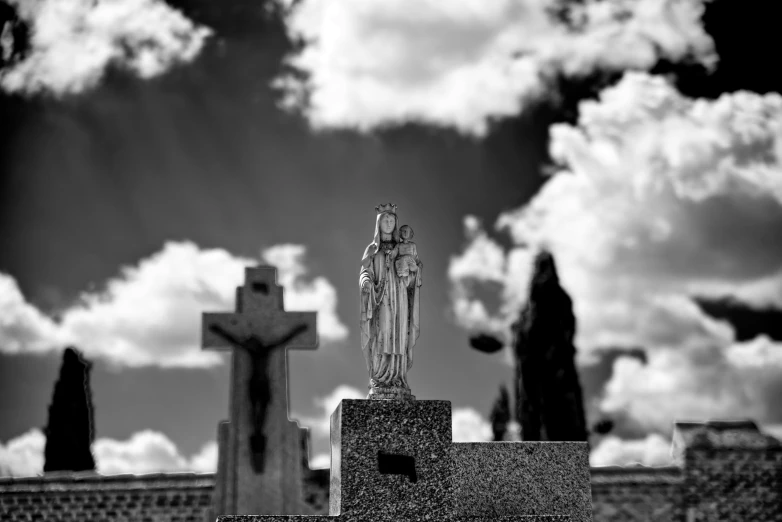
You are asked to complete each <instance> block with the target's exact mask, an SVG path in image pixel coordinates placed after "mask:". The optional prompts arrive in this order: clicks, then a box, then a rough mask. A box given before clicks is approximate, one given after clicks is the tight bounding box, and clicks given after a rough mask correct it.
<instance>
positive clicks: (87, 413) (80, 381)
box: [43, 347, 95, 472]
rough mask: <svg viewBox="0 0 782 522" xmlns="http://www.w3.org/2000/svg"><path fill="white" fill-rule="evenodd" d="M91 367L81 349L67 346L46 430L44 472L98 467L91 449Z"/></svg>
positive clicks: (50, 406) (83, 469)
mask: <svg viewBox="0 0 782 522" xmlns="http://www.w3.org/2000/svg"><path fill="white" fill-rule="evenodd" d="M91 367H92V363H90V362H89V361H87V360H86V359H84V358H83V357H82V355H81V353H79V351H78V350H76V349H74V348H70V347H69V348H66V349H65V353H64V354H63V359H62V366H61V367H60V377H59V379H58V380H57V382H56V383H55V385H54V393H53V395H52V402H51V404H50V405H49V422H48V424H47V425H46V428H45V430H44V431H45V434H46V446H45V449H44V466H43V470H44V472H50V471H87V470H94V469H95V460H94V459H93V456H92V450H91V446H92V443H93V442H94V440H95V430H94V417H93V407H92V393H91V391H90V369H91Z"/></svg>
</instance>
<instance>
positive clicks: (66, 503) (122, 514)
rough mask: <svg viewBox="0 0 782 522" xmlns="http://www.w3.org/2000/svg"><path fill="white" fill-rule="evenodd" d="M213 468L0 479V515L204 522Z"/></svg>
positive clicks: (15, 520)
mask: <svg viewBox="0 0 782 522" xmlns="http://www.w3.org/2000/svg"><path fill="white" fill-rule="evenodd" d="M214 482H215V479H214V474H211V473H209V474H195V473H182V474H154V475H141V476H134V475H114V476H100V475H96V474H87V473H78V474H77V473H74V474H56V475H48V474H47V475H45V476H43V477H33V478H19V479H13V478H2V479H0V520H2V521H3V522H6V521H8V522H23V521H36V520H41V521H47V522H49V521H52V522H60V521H63V522H65V521H71V520H72V521H84V522H88V521H89V522H92V521H94V522H102V521H112V522H131V521H132V522H204V517H205V510H206V509H207V508H208V507H209V504H210V502H211V499H212V489H214Z"/></svg>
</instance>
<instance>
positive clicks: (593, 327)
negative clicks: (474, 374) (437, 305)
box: [451, 72, 782, 433]
mask: <svg viewBox="0 0 782 522" xmlns="http://www.w3.org/2000/svg"><path fill="white" fill-rule="evenodd" d="M550 147H551V155H552V157H553V158H554V160H555V161H556V162H557V164H558V167H559V168H558V170H556V171H555V173H554V174H553V175H552V176H551V178H550V179H549V180H548V181H547V182H546V183H545V184H544V186H543V187H542V189H541V190H540V191H539V192H538V194H536V195H535V197H534V198H533V199H532V200H531V201H530V202H529V203H528V204H526V205H525V206H523V207H521V208H519V209H516V210H513V211H510V212H506V213H503V214H502V215H500V217H499V218H498V220H497V223H496V227H495V228H496V229H497V231H498V232H507V233H509V234H510V237H511V239H512V241H513V243H514V246H513V247H512V248H511V249H510V251H509V252H505V265H504V268H502V267H503V265H502V263H501V262H499V261H497V260H495V258H496V250H497V248H499V244H498V243H497V242H496V241H494V240H493V239H491V238H490V237H489V236H488V233H487V232H485V231H482V230H480V229H477V230H476V229H475V227H473V229H472V230H468V239H469V243H468V246H467V247H466V249H465V251H464V252H463V253H462V254H461V255H459V256H457V257H456V258H455V259H454V260H453V261H452V265H451V266H452V268H453V267H454V266H456V267H457V268H458V270H452V272H453V273H452V274H451V276H452V277H451V278H452V281H453V285H454V288H455V289H456V290H455V291H454V295H456V296H457V297H460V298H461V299H462V301H468V302H473V301H474V302H477V303H478V304H480V303H481V302H482V299H481V298H480V295H479V294H478V293H477V292H472V293H471V292H470V289H471V288H473V287H475V286H476V285H482V284H484V281H485V280H486V279H487V277H486V272H487V271H486V266H485V265H486V262H485V259H486V258H487V257H486V255H485V254H481V252H487V251H488V252H493V253H492V257H491V259H493V261H492V262H491V266H495V267H500V269H501V270H503V273H502V275H501V276H498V275H497V269H492V270H491V271H490V273H491V278H493V279H492V280H493V281H496V280H498V279H499V280H500V281H501V282H500V283H499V285H500V287H501V291H500V294H501V297H502V299H503V300H504V301H505V302H506V305H508V304H512V306H504V307H500V308H499V310H498V311H497V313H496V314H494V315H493V316H490V317H489V318H488V320H487V321H486V324H487V326H486V327H487V328H489V329H492V328H495V327H496V324H497V322H504V324H508V323H509V322H510V321H512V320H513V319H514V317H515V315H516V314H517V313H518V308H519V306H520V305H521V304H522V303H521V301H522V300H523V298H524V293H525V289H526V287H527V284H528V279H529V259H530V258H531V255H532V253H533V252H534V251H536V250H537V249H538V248H540V247H543V246H545V247H547V248H549V249H550V250H551V251H552V252H553V254H554V256H555V258H556V261H557V264H558V269H559V274H560V279H561V281H562V284H563V286H564V287H565V288H566V289H567V291H568V292H569V293H570V294H571V296H572V297H573V301H574V308H575V312H576V316H577V317H578V332H577V337H576V342H577V345H578V346H579V349H580V351H579V357H580V362H581V363H588V362H589V361H590V359H591V356H593V355H594V354H595V353H596V352H595V351H596V350H599V349H600V348H601V347H609V346H643V347H644V348H646V349H647V351H648V352H649V353H648V363H647V364H645V365H644V364H642V363H640V362H638V361H636V360H631V359H629V358H620V359H618V360H617V361H616V363H615V367H614V374H613V377H612V380H611V381H610V382H609V384H608V386H607V388H606V396H605V397H604V402H603V407H604V408H606V409H610V410H612V411H619V410H623V411H627V412H629V413H630V414H631V417H632V418H633V419H634V420H636V421H637V422H640V423H642V424H644V425H646V426H647V427H648V428H649V429H652V428H654V429H655V430H657V431H659V432H661V433H669V432H670V430H671V428H672V422H673V421H674V419H675V418H676V417H678V416H685V417H688V418H704V417H735V416H742V417H744V416H752V415H755V416H757V417H758V420H760V421H763V420H766V419H767V420H769V421H775V420H776V421H778V419H774V418H770V417H769V416H772V417H773V415H777V416H778V415H779V413H778V412H777V413H776V414H774V413H773V412H772V410H771V408H770V404H771V398H772V395H771V391H772V390H773V389H774V388H773V387H774V383H775V382H776V384H777V385H778V384H779V379H780V378H779V376H780V375H782V372H780V370H782V364H781V363H780V356H779V354H780V352H782V346H779V345H778V344H775V343H773V341H770V340H769V339H767V338H759V339H755V340H753V341H752V342H750V343H743V344H742V343H737V342H736V341H735V335H734V332H733V329H732V327H731V326H730V325H729V324H728V323H726V322H722V321H719V320H715V319H714V318H711V317H709V316H707V315H706V314H704V313H703V311H702V310H701V309H700V308H699V307H698V306H697V304H696V303H694V302H693V299H692V298H693V296H697V295H706V294H709V293H711V294H720V295H726V294H728V295H736V294H741V293H742V292H743V297H746V296H754V297H755V302H756V303H761V302H763V301H765V302H767V303H768V302H769V301H770V302H776V301H775V299H777V296H778V295H779V293H778V289H779V288H780V287H782V286H781V285H782V283H781V282H780V272H779V267H780V266H782V244H780V243H779V242H778V241H773V240H771V238H774V237H776V236H777V235H778V231H779V230H780V229H782V177H780V176H779V172H781V171H782V96H780V95H779V94H766V95H760V94H755V93H750V92H736V93H730V94H724V95H722V96H721V97H720V98H718V99H716V100H700V99H690V98H687V97H685V96H683V95H682V94H681V93H679V92H678V91H676V89H675V88H674V87H673V86H672V85H671V84H670V83H669V82H667V81H666V80H665V79H663V78H660V77H654V76H650V75H648V74H645V73H637V72H635V73H626V74H625V76H624V78H623V79H622V80H621V81H620V82H619V83H618V84H617V85H615V86H613V87H611V88H608V89H606V90H605V91H604V92H603V93H601V95H600V97H599V99H598V100H595V101H585V102H582V104H581V105H580V115H579V120H578V122H577V123H576V124H575V125H567V124H560V125H554V126H553V127H552V128H551V143H550ZM468 228H469V227H468ZM476 251H477V253H476ZM479 254H480V255H479ZM481 256H483V257H481ZM517 263H523V264H524V265H526V267H519V266H516V265H517ZM471 267H472V268H471ZM459 292H461V294H460V293H459ZM512 296H515V299H516V301H515V302H512V303H511V301H510V300H511V299H512V298H514V297H512ZM476 308H478V305H474V306H473V307H472V308H468V307H465V306H464V305H463V304H461V303H460V302H459V301H458V300H457V299H454V312H455V314H456V316H457V319H458V320H459V321H460V322H464V323H465V324H466V325H467V326H468V327H470V328H474V324H473V323H474V322H475V317H476V315H477V314H473V315H470V314H465V313H464V310H468V311H469V310H474V309H476ZM465 315H466V316H465ZM463 316H465V317H463Z"/></svg>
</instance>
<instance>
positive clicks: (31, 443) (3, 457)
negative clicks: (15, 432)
mask: <svg viewBox="0 0 782 522" xmlns="http://www.w3.org/2000/svg"><path fill="white" fill-rule="evenodd" d="M45 445H46V436H45V435H44V434H43V432H41V430H39V429H31V430H30V431H28V432H27V433H24V434H22V435H19V436H18V437H16V438H13V439H11V440H9V441H8V442H7V443H6V444H2V443H0V476H1V477H32V476H35V475H40V474H41V473H43V449H44V446H45Z"/></svg>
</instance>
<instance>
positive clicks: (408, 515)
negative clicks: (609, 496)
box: [217, 204, 592, 522]
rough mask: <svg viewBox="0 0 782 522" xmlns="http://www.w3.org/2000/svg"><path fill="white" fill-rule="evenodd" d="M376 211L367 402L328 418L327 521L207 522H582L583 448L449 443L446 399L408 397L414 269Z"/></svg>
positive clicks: (585, 514)
mask: <svg viewBox="0 0 782 522" xmlns="http://www.w3.org/2000/svg"><path fill="white" fill-rule="evenodd" d="M376 210H377V218H376V224H375V237H374V240H373V243H371V244H370V245H369V246H368V247H367V249H366V251H365V253H364V256H363V258H362V262H361V269H360V276H359V286H360V288H361V290H360V292H361V301H360V302H361V311H360V317H361V320H360V324H361V348H362V351H363V353H364V357H365V360H366V363H367V370H368V371H369V378H370V382H369V395H368V398H367V399H363V400H343V401H342V402H341V403H340V404H339V406H337V409H336V410H335V411H334V413H333V414H332V415H331V470H330V473H331V482H330V493H329V494H330V498H329V515H327V516H326V515H306V514H305V513H303V512H295V511H290V512H288V513H287V514H284V515H283V514H274V515H266V514H262V513H257V514H255V515H222V514H220V516H218V517H217V520H218V522H283V521H287V522H291V521H293V520H301V522H343V521H345V522H352V521H361V522H403V521H421V522H435V521H438V522H441V521H449V522H450V521H453V522H461V521H464V522H468V521H469V522H483V521H488V520H503V521H519V522H522V521H525V522H534V521H541V522H542V521H558V520H563V521H564V520H568V521H574V522H587V521H590V522H591V520H592V498H591V487H590V471H589V449H588V446H587V443H586V442H485V443H454V442H452V428H451V404H450V402H448V401H436V400H416V399H415V397H414V396H413V395H412V393H411V390H410V387H409V384H408V382H407V372H408V370H410V368H411V367H412V361H413V348H414V346H415V344H416V340H417V338H418V332H419V322H418V302H419V291H420V287H421V267H422V264H421V262H420V260H419V259H418V253H417V250H416V248H415V245H414V244H413V245H412V246H410V241H409V240H410V239H411V237H412V233H408V232H404V233H403V234H401V235H400V234H399V230H398V228H397V215H396V206H395V205H390V204H389V205H381V206H379V207H376ZM405 240H406V241H405ZM403 245H407V246H403ZM398 261H399V262H398ZM291 327H292V326H291V324H290V323H289V324H288V326H287V328H291ZM237 353H238V352H237ZM258 493H260V491H259V492H258Z"/></svg>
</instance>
